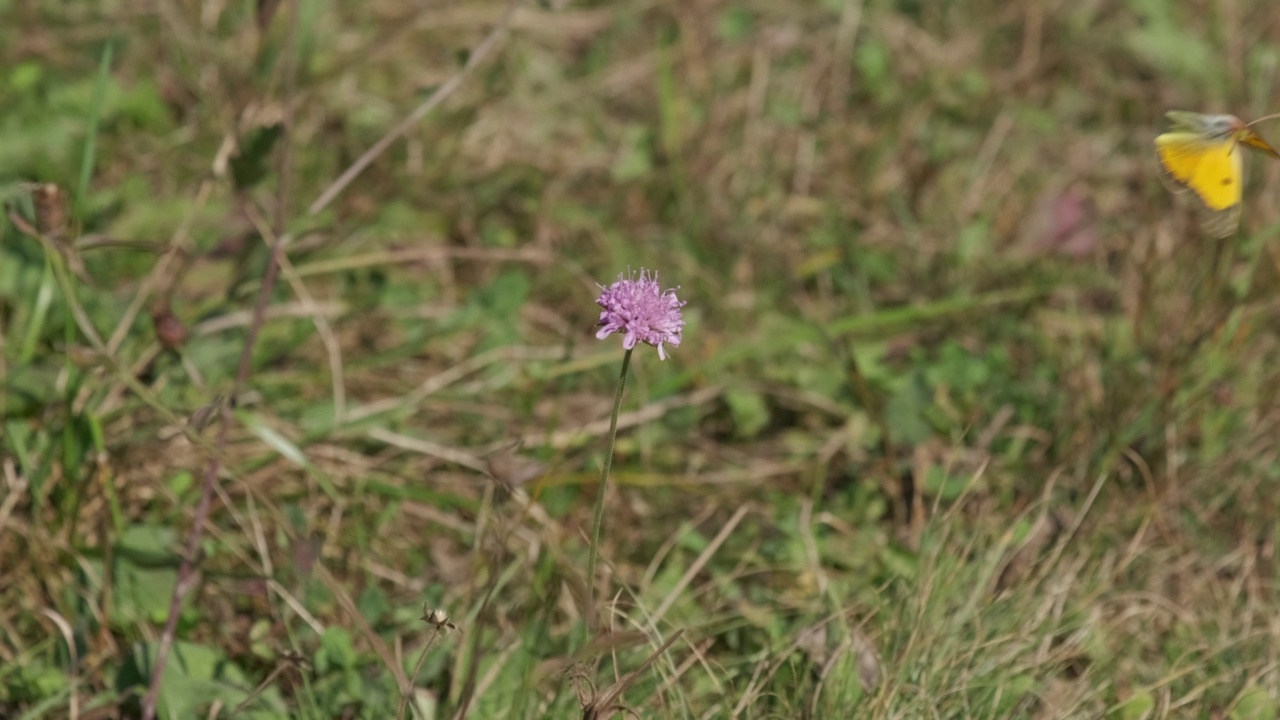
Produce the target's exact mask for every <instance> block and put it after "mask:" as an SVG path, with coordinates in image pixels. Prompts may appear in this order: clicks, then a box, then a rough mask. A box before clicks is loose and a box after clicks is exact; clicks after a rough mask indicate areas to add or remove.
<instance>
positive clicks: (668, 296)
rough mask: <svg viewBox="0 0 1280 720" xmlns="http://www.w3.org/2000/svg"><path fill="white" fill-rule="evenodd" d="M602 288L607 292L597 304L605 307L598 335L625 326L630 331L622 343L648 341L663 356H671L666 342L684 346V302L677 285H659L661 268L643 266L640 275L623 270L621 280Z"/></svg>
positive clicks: (627, 344)
mask: <svg viewBox="0 0 1280 720" xmlns="http://www.w3.org/2000/svg"><path fill="white" fill-rule="evenodd" d="M600 289H601V290H602V291H603V292H601V293H600V297H599V298H598V299H597V300H596V304H597V305H599V306H600V307H602V308H604V310H602V311H601V312H600V331H599V332H597V333H596V338H597V339H600V340H603V339H605V338H606V337H609V336H610V335H612V334H614V333H616V332H618V331H619V330H625V331H626V332H627V335H626V337H625V338H623V340H622V347H624V348H626V349H628V350H630V349H632V348H634V347H635V346H636V343H638V342H645V343H648V344H649V345H652V346H654V347H656V348H658V359H660V360H666V359H667V354H666V352H665V351H664V350H663V348H662V344H663V343H670V344H671V345H672V346H673V347H679V346H680V336H681V335H682V334H683V333H684V320H683V319H681V317H680V308H682V307H684V302H682V301H681V300H680V299H679V298H677V297H676V291H675V289H668V290H663V289H662V286H660V285H658V273H657V272H654V273H652V274H650V273H649V272H648V271H647V270H645V269H643V268H641V270H640V277H639V278H636V277H635V275H634V274H633V273H630V272H628V273H619V275H618V281H617V282H615V283H614V284H612V285H610V286H609V287H604V286H603V285H601V286H600Z"/></svg>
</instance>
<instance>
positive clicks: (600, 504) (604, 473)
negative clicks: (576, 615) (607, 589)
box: [587, 350, 631, 630]
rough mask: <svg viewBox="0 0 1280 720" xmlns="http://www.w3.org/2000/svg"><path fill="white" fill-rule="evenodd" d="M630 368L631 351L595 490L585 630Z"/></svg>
mask: <svg viewBox="0 0 1280 720" xmlns="http://www.w3.org/2000/svg"><path fill="white" fill-rule="evenodd" d="M629 367H631V350H628V351H627V354H625V355H623V356H622V372H621V373H620V374H619V375H618V393H617V394H616V395H615V396H614V398H613V414H612V415H611V416H610V417H609V452H607V453H605V456H604V467H602V468H600V487H599V488H597V489H596V517H595V520H594V521H593V522H592V524H591V550H590V552H589V553H588V554H587V629H588V630H594V629H595V617H596V594H595V581H596V555H597V554H598V552H597V551H598V548H599V547H600V524H601V523H602V522H604V490H605V487H606V486H607V485H608V484H609V468H610V466H612V465H613V446H614V444H615V443H616V442H617V439H618V413H619V412H621V411H622V390H623V388H625V387H626V385H627V368H629Z"/></svg>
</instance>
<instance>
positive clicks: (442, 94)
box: [307, 0, 524, 215]
mask: <svg viewBox="0 0 1280 720" xmlns="http://www.w3.org/2000/svg"><path fill="white" fill-rule="evenodd" d="M523 1H524V0H513V2H511V3H510V4H509V5H507V9H506V10H505V11H504V12H503V13H502V17H500V18H498V22H497V24H496V25H495V26H494V28H493V30H491V31H490V32H489V35H488V36H487V37H485V39H484V40H482V41H481V42H480V44H479V45H477V46H476V47H475V49H474V50H472V51H471V53H470V55H468V57H467V62H466V64H465V65H463V66H462V68H461V69H460V70H458V72H456V73H454V74H453V77H451V78H449V80H448V81H447V82H446V83H445V84H443V85H441V86H440V87H438V88H436V91H435V92H433V93H431V97H429V98H427V99H426V100H425V101H423V103H422V104H421V105H419V106H418V107H416V108H414V110H413V112H411V113H409V115H408V117H406V118H405V119H404V120H401V121H400V123H399V124H397V125H396V126H395V127H393V128H391V130H390V131H388V132H387V134H386V135H383V136H382V138H381V139H380V140H378V142H376V143H374V144H373V146H372V147H370V148H369V149H368V150H366V151H365V152H364V154H363V155H361V156H360V157H359V158H358V159H357V160H356V161H355V162H354V163H352V164H351V167H349V168H347V169H346V170H345V171H344V172H343V173H342V175H340V176H338V179H337V180H334V181H333V183H332V184H330V185H329V187H327V188H325V190H324V192H322V193H320V196H319V197H317V198H316V199H315V201H314V202H312V203H311V206H310V207H308V208H307V212H308V213H309V214H311V215H315V214H316V213H318V212H320V211H321V210H324V209H325V208H326V207H328V206H329V203H331V202H333V199H334V198H336V197H337V196H338V193H340V192H342V191H343V190H344V189H346V187H347V186H348V185H350V184H351V182H352V181H353V180H355V179H356V178H357V177H359V175H360V173H362V172H364V170H365V168H367V167H369V165H370V164H371V163H373V161H374V160H376V159H377V158H378V156H379V155H381V154H382V153H384V152H386V150H387V148H389V147H391V144H392V143H394V142H395V141H396V140H399V139H400V138H401V137H403V136H404V134H405V133H407V132H409V130H411V129H413V126H414V125H417V124H418V121H420V120H422V118H424V117H426V116H427V114H428V113H430V112H431V111H432V110H435V109H436V107H438V106H439V105H440V103H442V102H444V100H445V98H447V97H449V96H450V95H452V94H453V92H454V91H455V90H457V89H458V88H459V87H460V86H461V85H462V81H463V80H465V79H466V77H467V76H468V75H470V74H471V72H472V71H473V70H475V68H476V66H478V65H479V64H480V63H481V61H483V60H484V59H485V58H486V57H488V55H489V53H490V52H492V51H493V48H494V47H495V46H496V45H497V44H498V39H499V38H500V37H502V33H503V32H504V31H505V30H506V28H507V25H508V23H510V22H511V16H512V14H513V13H514V12H515V10H516V8H517V7H519V6H520V4H521V3H522V2H523Z"/></svg>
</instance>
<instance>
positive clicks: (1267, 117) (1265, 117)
mask: <svg viewBox="0 0 1280 720" xmlns="http://www.w3.org/2000/svg"><path fill="white" fill-rule="evenodd" d="M1277 118H1280V113H1271V114H1270V115H1263V116H1262V117H1260V118H1258V119H1256V120H1253V121H1251V122H1248V123H1245V127H1253V126H1254V125H1257V124H1258V123H1260V122H1263V121H1264V120H1275V119H1277Z"/></svg>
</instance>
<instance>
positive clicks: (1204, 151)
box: [1156, 132, 1244, 237]
mask: <svg viewBox="0 0 1280 720" xmlns="http://www.w3.org/2000/svg"><path fill="white" fill-rule="evenodd" d="M1236 145H1237V143H1236V141H1235V140H1234V139H1231V138H1225V139H1219V138H1206V137H1205V136H1204V135H1203V134H1201V133H1197V132H1170V133H1165V134H1163V135H1160V136H1159V137H1157V138H1156V153H1157V154H1158V155H1159V157H1160V165H1161V166H1162V167H1163V168H1164V171H1165V173H1166V174H1167V175H1168V177H1169V179H1170V180H1172V181H1173V182H1174V183H1175V184H1176V185H1177V186H1178V188H1180V189H1183V190H1188V191H1190V192H1191V193H1192V194H1194V195H1195V196H1196V199H1197V200H1199V202H1200V206H1201V208H1202V211H1201V215H1200V224H1201V226H1202V227H1203V228H1204V230H1205V232H1207V233H1209V234H1210V235H1213V236H1215V237H1226V236H1228V235H1230V234H1231V233H1233V232H1235V229H1236V227H1237V226H1238V225H1239V221H1240V198H1241V192H1242V189H1241V185H1242V184H1243V183H1242V180H1243V177H1244V166H1243V163H1242V162H1241V160H1240V153H1239V152H1237V151H1236Z"/></svg>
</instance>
